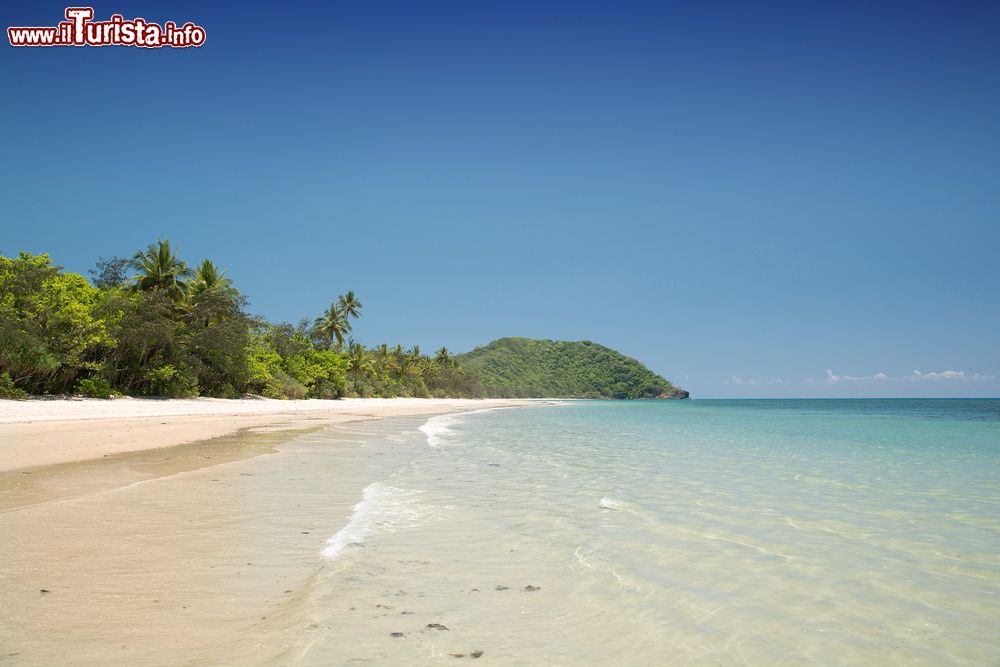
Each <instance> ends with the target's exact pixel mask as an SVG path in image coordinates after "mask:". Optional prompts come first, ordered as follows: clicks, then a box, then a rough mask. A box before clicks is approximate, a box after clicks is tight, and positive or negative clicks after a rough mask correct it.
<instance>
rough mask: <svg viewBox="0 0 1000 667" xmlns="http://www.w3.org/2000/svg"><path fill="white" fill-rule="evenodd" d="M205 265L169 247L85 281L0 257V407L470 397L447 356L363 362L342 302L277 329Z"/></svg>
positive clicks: (387, 350)
mask: <svg viewBox="0 0 1000 667" xmlns="http://www.w3.org/2000/svg"><path fill="white" fill-rule="evenodd" d="M225 274H226V272H225V271H224V270H220V268H219V267H218V266H217V265H216V264H215V263H213V262H212V261H210V260H207V259H206V260H204V261H202V262H201V263H199V264H198V265H196V266H194V267H191V266H189V265H188V264H187V262H185V261H184V260H183V259H181V258H180V257H179V256H178V254H177V253H176V251H175V250H174V249H173V248H172V247H171V245H170V242H169V241H167V240H159V241H157V242H156V243H151V244H150V245H149V246H148V247H147V248H146V249H145V250H141V251H138V252H136V253H135V255H134V256H132V257H131V258H122V257H111V258H108V259H105V258H101V259H99V260H98V262H97V264H96V266H95V267H94V269H92V270H91V271H90V277H89V279H88V278H85V277H84V276H82V275H80V274H77V273H72V272H68V271H64V270H63V269H62V268H61V267H59V266H57V265H55V264H53V262H52V260H51V258H50V257H49V256H48V255H47V254H40V255H33V254H29V253H20V254H18V255H17V256H16V257H5V256H0V397H7V398H16V397H23V396H28V395H36V394H79V395H85V396H93V397H109V396H114V395H122V394H124V395H130V396H171V397H183V396H199V395H200V396H215V397H221V398H237V397H240V396H246V395H260V396H266V397H270V398H295V399H298V398H340V397H346V396H378V397H395V396H414V397H475V396H480V395H482V394H483V390H482V389H481V387H480V386H479V384H478V382H477V381H476V379H475V377H474V376H472V375H471V374H470V373H469V372H467V371H466V370H465V369H464V368H463V367H462V366H460V365H459V364H458V363H457V362H456V361H455V359H454V358H453V357H452V355H451V354H450V353H449V352H448V350H447V349H446V348H441V349H440V350H438V351H437V352H436V353H435V354H434V355H433V356H431V355H426V354H423V353H421V351H420V348H419V347H418V346H413V347H410V348H403V347H402V346H401V345H396V346H394V347H389V346H388V345H384V344H383V345H379V346H377V347H374V348H368V347H365V346H363V345H361V344H360V343H358V342H356V341H354V340H353V339H352V338H351V331H352V321H353V320H356V319H357V318H358V317H360V315H361V312H362V308H363V306H362V303H361V301H360V300H359V299H358V296H357V295H356V294H355V293H354V292H353V291H349V292H347V293H345V294H343V295H341V296H339V297H338V298H337V299H336V300H334V301H333V302H332V303H331V304H330V306H329V308H327V309H326V310H325V311H324V312H323V313H322V314H321V315H320V316H319V317H317V318H315V319H314V320H311V321H310V320H304V321H302V322H300V323H299V324H298V325H292V324H288V323H280V324H274V323H271V322H268V321H267V320H265V319H264V318H261V317H257V316H253V315H250V314H249V313H248V312H247V299H246V297H245V296H243V295H242V294H241V293H240V292H239V290H238V289H237V288H236V286H235V285H234V284H233V281H232V280H230V279H229V278H227V277H226V275H225Z"/></svg>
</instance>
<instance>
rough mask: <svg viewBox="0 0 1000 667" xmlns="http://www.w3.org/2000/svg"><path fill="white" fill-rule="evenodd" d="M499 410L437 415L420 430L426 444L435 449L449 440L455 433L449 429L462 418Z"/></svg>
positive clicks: (489, 409)
mask: <svg viewBox="0 0 1000 667" xmlns="http://www.w3.org/2000/svg"><path fill="white" fill-rule="evenodd" d="M501 409H502V408H483V409H481V410H469V411H468V412H459V413H456V414H447V415H438V416H436V417H431V418H430V419H428V420H427V421H426V422H424V424H423V426H421V427H420V430H421V431H422V432H423V433H424V435H426V436H427V444H428V445H430V446H431V447H434V448H435V449H436V448H438V447H441V446H442V445H444V444H447V443H448V440H450V438H449V437H448V436H450V435H452V434H454V433H455V430H454V429H453V428H451V427H452V426H453V425H454V424H455V422H457V421H459V420H460V419H461V418H462V417H465V416H467V415H475V414H479V413H481V412H493V411H494V410H501Z"/></svg>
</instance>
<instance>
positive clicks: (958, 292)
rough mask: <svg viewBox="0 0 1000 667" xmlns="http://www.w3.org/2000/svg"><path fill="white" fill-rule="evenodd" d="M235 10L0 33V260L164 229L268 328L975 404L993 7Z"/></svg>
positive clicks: (151, 12) (989, 225) (55, 15)
mask: <svg viewBox="0 0 1000 667" xmlns="http://www.w3.org/2000/svg"><path fill="white" fill-rule="evenodd" d="M240 6H241V8H242V9H241V10H240V11H239V12H238V13H237V12H235V11H234V10H232V9H228V10H227V9H224V8H223V7H222V6H221V4H219V5H213V6H208V5H207V3H194V2H190V3H174V4H169V3H142V2H128V3H121V4H113V3H104V2H101V3H97V4H96V5H95V7H94V8H95V13H96V16H97V18H98V19H105V18H107V17H108V16H109V15H110V14H112V13H116V12H117V13H122V14H125V15H126V18H132V17H134V16H142V17H144V18H146V19H147V20H149V21H154V22H159V23H162V22H164V21H167V20H174V21H177V22H178V23H182V22H184V21H188V20H190V21H193V22H195V23H197V24H199V25H202V26H204V27H205V28H206V30H207V35H208V38H207V42H206V45H205V46H204V47H202V48H200V49H187V50H170V49H162V50H140V49H135V48H123V47H112V48H103V49H97V48H80V49H76V48H52V49H13V48H11V47H9V46H6V45H5V46H3V48H0V87H2V88H0V89H2V90H3V98H2V102H0V114H2V120H3V128H4V147H3V151H2V154H0V155H2V157H0V219H2V224H0V252H4V253H6V254H10V253H14V252H17V251H19V250H27V251H31V252H42V251H48V252H49V253H50V254H51V255H52V256H53V257H54V258H55V259H56V261H57V262H58V263H60V264H62V265H64V266H65V267H66V268H67V269H70V270H74V271H80V272H85V271H86V270H87V269H88V268H89V267H91V266H92V265H93V263H94V260H95V259H96V258H97V257H98V256H101V255H103V256H109V255H130V254H131V253H132V252H134V251H135V250H136V249H138V248H140V247H143V246H144V245H145V244H147V243H148V242H150V241H152V240H154V239H156V238H157V237H167V238H169V239H170V240H171V241H172V242H173V243H174V244H175V245H177V246H179V248H180V249H181V252H182V254H183V255H184V256H186V257H187V258H188V259H189V260H191V261H198V260H200V259H201V258H203V257H210V258H212V259H214V260H215V261H216V262H217V263H219V264H220V265H222V266H224V267H227V268H228V270H229V275H230V276H231V277H232V278H233V279H235V280H236V282H237V284H238V286H239V287H240V289H241V290H242V291H243V292H245V293H246V294H248V295H249V296H250V298H251V302H252V303H251V309H252V310H253V311H254V312H257V313H260V314H263V315H265V316H267V317H268V318H271V319H274V320H289V321H298V320H299V319H300V318H302V317H314V316H316V315H317V314H319V313H320V312H321V311H322V310H323V308H324V307H325V306H326V305H327V304H328V303H329V302H330V301H331V300H332V299H334V298H335V297H336V296H337V295H338V294H340V293H342V292H344V291H346V290H348V289H354V290H355V291H357V292H358V294H359V296H360V297H361V299H362V301H363V302H364V304H365V309H364V316H363V317H362V319H361V320H359V321H358V323H357V325H356V327H355V329H356V335H357V338H358V339H359V340H361V341H362V342H365V343H369V344H375V343H379V342H383V341H386V342H389V343H395V342H402V343H404V344H413V343H418V344H420V345H421V346H422V347H423V348H425V349H433V348H436V347H439V346H441V345H446V346H448V347H449V348H450V349H452V350H453V351H462V350H467V349H471V348H472V347H474V346H476V345H479V344H483V343H486V342H488V341H489V340H492V339H493V338H497V337H500V336H509V335H522V336H532V337H546V338H557V339H591V340H595V341H598V342H601V343H604V344H606V345H609V346H611V347H615V348H617V349H620V350H622V351H624V352H626V353H627V354H630V355H632V356H635V357H637V358H639V359H641V360H643V361H644V362H646V363H647V364H648V365H649V366H650V367H651V368H653V369H654V370H656V371H658V372H660V373H662V374H664V375H666V376H667V377H669V378H671V379H672V380H674V381H675V382H677V383H678V384H680V385H682V386H684V387H686V388H688V389H690V390H691V391H692V392H693V393H694V395H696V396H701V397H711V396H998V395H1000V298H998V297H997V292H998V288H1000V123H998V122H997V119H998V118H1000V85H998V83H1000V40H998V39H996V35H997V34H1000V5H996V4H994V3H986V2H966V3H936V4H926V5H925V4H922V3H913V2H908V3H899V4H895V3H868V2H864V3H862V2H857V3H852V2H838V3H828V4H825V5H821V4H818V3H756V4H752V3H745V2H733V3H725V2H720V3H689V4H688V3H686V4H669V3H627V2H622V3H588V2H573V3H539V2H523V3H522V2H504V3H489V4H487V3H469V2H446V3H439V2H430V3H412V2H406V3H341V2H324V3H315V4H313V3H295V4H288V5H285V4H274V3H254V2H250V3H243V4H241V5H240ZM63 8H64V5H57V4H55V3H31V4H30V5H29V4H25V5H24V6H23V7H20V8H19V7H16V6H12V5H8V6H5V9H4V12H3V19H4V27H7V26H9V25H55V24H56V23H57V22H58V20H59V19H60V18H61V16H62V11H63Z"/></svg>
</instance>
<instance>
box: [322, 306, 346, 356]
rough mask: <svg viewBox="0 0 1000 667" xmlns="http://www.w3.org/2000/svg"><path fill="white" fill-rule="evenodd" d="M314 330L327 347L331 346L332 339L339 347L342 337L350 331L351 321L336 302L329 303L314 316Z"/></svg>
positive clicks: (342, 341) (342, 342)
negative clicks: (325, 308) (322, 310)
mask: <svg viewBox="0 0 1000 667" xmlns="http://www.w3.org/2000/svg"><path fill="white" fill-rule="evenodd" d="M314 330H315V331H316V333H317V335H318V336H319V338H320V340H322V341H323V343H325V345H326V347H327V349H331V348H332V347H333V341H334V340H336V341H337V347H338V348H340V347H343V345H344V339H345V337H346V336H347V334H348V333H349V332H350V331H351V323H350V322H349V321H348V320H347V317H346V316H345V315H344V313H343V311H341V310H340V308H339V307H338V306H337V304H336V303H331V304H330V307H329V308H328V309H327V310H326V312H325V313H323V314H322V315H321V316H320V317H317V318H316V322H315V324H314Z"/></svg>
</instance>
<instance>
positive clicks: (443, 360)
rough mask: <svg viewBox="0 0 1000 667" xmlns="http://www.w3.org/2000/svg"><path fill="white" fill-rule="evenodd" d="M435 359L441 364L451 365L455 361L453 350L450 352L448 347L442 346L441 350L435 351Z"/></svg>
mask: <svg viewBox="0 0 1000 667" xmlns="http://www.w3.org/2000/svg"><path fill="white" fill-rule="evenodd" d="M434 361H436V362H437V363H438V364H440V365H441V366H450V365H451V364H452V363H454V360H453V359H452V357H451V352H449V351H448V348H446V347H442V348H441V349H440V350H438V351H437V352H435V353H434Z"/></svg>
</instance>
